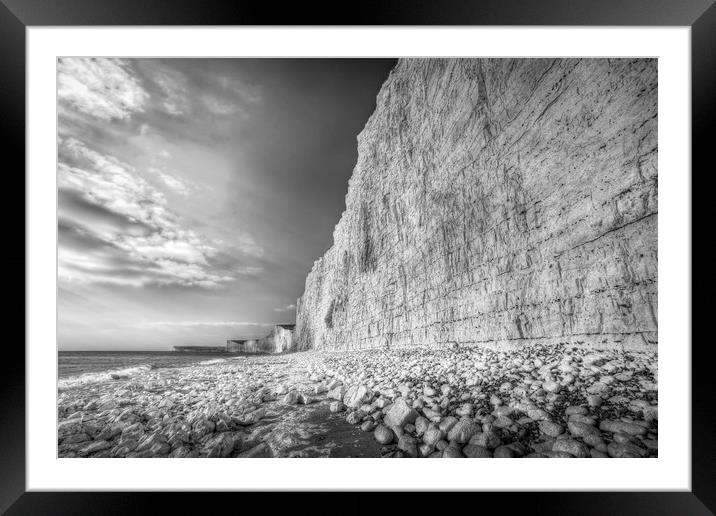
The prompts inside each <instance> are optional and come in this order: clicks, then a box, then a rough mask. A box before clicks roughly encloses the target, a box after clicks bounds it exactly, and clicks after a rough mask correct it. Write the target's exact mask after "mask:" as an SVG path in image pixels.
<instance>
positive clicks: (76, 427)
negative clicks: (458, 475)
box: [57, 346, 658, 458]
mask: <svg viewBox="0 0 716 516" xmlns="http://www.w3.org/2000/svg"><path fill="white" fill-rule="evenodd" d="M212 362H213V363H205V364H195V365H191V366H186V367H179V368H171V369H169V368H168V369H152V370H146V371H141V372H139V373H138V374H137V375H136V376H126V377H125V376H122V375H115V378H113V379H111V380H107V381H101V382H98V383H93V384H82V383H78V384H77V385H76V386H73V387H71V388H67V389H63V390H61V391H60V392H59V393H58V427H57V429H58V456H59V457H61V458H63V457H128V458H129V457H240V458H249V457H436V458H437V457H442V458H453V457H471V458H476V457H499V458H509V457H563V458H570V457H577V458H586V457H594V458H602V457H656V456H657V453H658V393H657V381H658V374H657V354H656V351H621V350H600V351H596V350H589V349H583V348H576V347H574V348H564V347H547V346H531V347H526V348H523V349H521V350H516V351H510V352H502V351H496V350H490V349H486V348H477V347H458V346H454V347H450V348H445V347H443V348H413V349H393V350H375V349H374V350H365V351H345V352H318V351H307V352H300V353H292V354H284V355H274V356H255V357H238V358H231V359H226V360H221V361H212Z"/></svg>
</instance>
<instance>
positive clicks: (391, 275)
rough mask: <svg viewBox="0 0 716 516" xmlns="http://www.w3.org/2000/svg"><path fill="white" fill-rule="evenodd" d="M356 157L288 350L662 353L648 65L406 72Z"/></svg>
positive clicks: (481, 64)
mask: <svg viewBox="0 0 716 516" xmlns="http://www.w3.org/2000/svg"><path fill="white" fill-rule="evenodd" d="M358 152H359V156H358V162H357V164H356V167H355V169H354V171H353V176H352V178H351V180H350V183H349V188H348V194H347V196H346V210H345V212H344V213H343V215H342V217H341V220H340V222H339V223H338V225H337V226H336V228H335V231H334V233H333V238H334V243H333V246H332V247H331V248H330V249H329V250H328V251H327V252H326V254H325V255H324V256H323V257H322V258H320V259H319V260H318V261H317V262H316V263H315V264H314V267H313V270H312V271H311V272H310V274H309V275H308V277H307V279H306V289H305V292H304V294H303V296H302V297H301V298H300V299H299V302H298V308H297V328H296V339H297V343H298V347H299V348H300V349H307V348H318V349H354V348H368V347H380V346H411V345H430V344H444V345H449V344H451V343H453V342H457V343H459V344H474V343H482V344H490V345H492V344H497V345H505V344H515V345H523V344H527V343H529V342H533V341H538V342H542V343H572V344H580V343H589V344H596V345H604V346H613V345H624V346H627V347H633V346H640V345H654V344H656V342H657V211H658V210H657V62H656V60H654V59H581V60H580V59H444V60H443V59H439V60H436V59H408V60H402V61H400V62H399V64H398V65H397V66H396V68H395V69H394V70H393V71H392V73H391V74H390V76H389V78H388V79H387V80H386V82H385V84H384V85H383V88H382V89H381V91H380V93H379V94H378V98H377V106H376V110H375V112H374V113H373V115H372V116H371V118H370V119H369V121H368V123H367V124H366V127H365V128H364V130H363V131H362V132H361V134H360V135H359V137H358Z"/></svg>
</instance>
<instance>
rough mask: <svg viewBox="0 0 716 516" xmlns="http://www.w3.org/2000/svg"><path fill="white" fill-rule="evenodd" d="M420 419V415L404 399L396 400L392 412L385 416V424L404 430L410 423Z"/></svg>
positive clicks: (391, 408)
mask: <svg viewBox="0 0 716 516" xmlns="http://www.w3.org/2000/svg"><path fill="white" fill-rule="evenodd" d="M417 418H418V413H417V412H416V411H415V409H414V408H413V407H411V406H410V405H408V403H407V402H406V401H405V399H404V398H398V399H397V400H395V402H394V403H393V405H392V406H391V407H390V410H389V411H388V413H387V414H386V415H385V420H384V421H385V424H386V425H388V426H390V427H394V426H397V427H400V428H402V427H403V426H405V425H406V424H408V423H413V422H414V421H415V420H416V419H417Z"/></svg>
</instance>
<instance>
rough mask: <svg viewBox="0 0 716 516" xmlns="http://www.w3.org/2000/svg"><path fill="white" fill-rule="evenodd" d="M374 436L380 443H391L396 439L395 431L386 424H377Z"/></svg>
mask: <svg viewBox="0 0 716 516" xmlns="http://www.w3.org/2000/svg"><path fill="white" fill-rule="evenodd" d="M373 436H374V437H375V440H376V441H378V442H379V443H380V444H390V443H392V442H393V439H394V434H393V431H392V430H391V429H390V428H388V427H387V426H385V425H378V426H376V427H375V430H374V432H373Z"/></svg>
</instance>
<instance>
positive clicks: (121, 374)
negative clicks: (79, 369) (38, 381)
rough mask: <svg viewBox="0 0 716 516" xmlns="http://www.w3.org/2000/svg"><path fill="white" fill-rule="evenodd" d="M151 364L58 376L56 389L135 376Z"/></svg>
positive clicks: (146, 369)
mask: <svg viewBox="0 0 716 516" xmlns="http://www.w3.org/2000/svg"><path fill="white" fill-rule="evenodd" d="M152 367H153V366H151V365H149V364H144V365H138V366H132V367H126V368H124V369H112V370H108V371H98V372H94V373H84V374H81V375H77V376H68V377H67V378H60V379H59V381H58V382H57V390H60V391H63V390H65V389H70V388H72V387H79V386H81V385H88V384H92V383H100V382H107V381H110V380H115V379H118V378H130V377H132V376H137V375H138V374H141V373H145V372H147V371H149V370H150V369H152Z"/></svg>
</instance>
